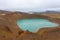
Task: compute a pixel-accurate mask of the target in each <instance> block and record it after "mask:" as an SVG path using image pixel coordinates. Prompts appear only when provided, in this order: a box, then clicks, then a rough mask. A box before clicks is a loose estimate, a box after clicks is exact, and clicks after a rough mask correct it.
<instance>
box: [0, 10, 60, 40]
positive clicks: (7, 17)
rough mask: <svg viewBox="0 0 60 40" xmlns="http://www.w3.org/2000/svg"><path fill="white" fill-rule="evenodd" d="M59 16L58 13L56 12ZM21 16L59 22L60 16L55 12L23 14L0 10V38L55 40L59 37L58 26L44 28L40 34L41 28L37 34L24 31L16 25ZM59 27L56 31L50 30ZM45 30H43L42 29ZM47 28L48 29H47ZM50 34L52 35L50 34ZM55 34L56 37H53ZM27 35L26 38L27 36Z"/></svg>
mask: <svg viewBox="0 0 60 40" xmlns="http://www.w3.org/2000/svg"><path fill="white" fill-rule="evenodd" d="M48 15H49V16H48ZM56 15H57V16H59V17H60V14H56ZM23 18H45V19H48V20H50V21H52V22H56V23H58V24H60V18H58V17H55V14H51V15H50V14H41V15H40V14H27V13H26V14H24V13H22V12H5V11H2V12H0V40H21V39H22V40H25V39H26V40H40V39H41V40H45V39H46V40H54V38H56V37H58V38H56V40H58V39H59V37H60V35H59V34H60V32H59V31H60V27H56V28H44V29H42V30H43V33H44V34H43V33H42V35H41V34H40V33H41V32H42V30H39V32H38V33H37V34H34V33H30V32H24V31H23V30H22V29H20V28H19V27H18V25H17V20H19V19H23ZM57 28H59V31H57V32H51V31H52V30H56V29H57ZM44 30H45V31H44ZM47 30H48V31H47ZM51 35H52V36H51ZM54 36H56V37H54ZM27 37H28V38H27ZM24 38H25V39H24Z"/></svg>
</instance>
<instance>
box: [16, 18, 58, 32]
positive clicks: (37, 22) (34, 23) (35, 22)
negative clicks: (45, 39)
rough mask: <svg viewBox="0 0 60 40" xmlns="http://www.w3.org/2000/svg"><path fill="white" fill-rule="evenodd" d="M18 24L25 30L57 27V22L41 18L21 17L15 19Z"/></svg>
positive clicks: (33, 30)
mask: <svg viewBox="0 0 60 40" xmlns="http://www.w3.org/2000/svg"><path fill="white" fill-rule="evenodd" d="M17 24H18V26H19V27H20V28H21V29H22V30H24V31H26V30H28V31H30V32H34V33H35V32H37V31H38V30H39V29H40V28H45V27H57V26H58V24H57V23H53V22H51V21H49V20H47V19H43V18H32V19H21V20H18V21H17Z"/></svg>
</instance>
